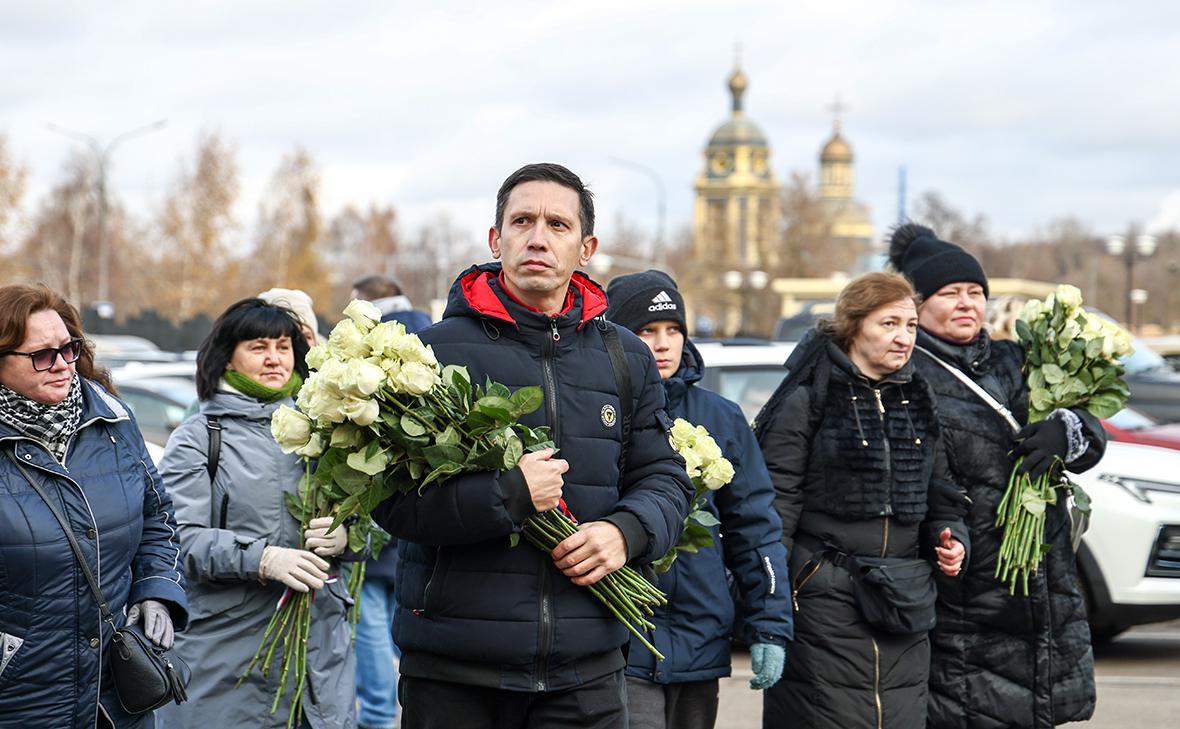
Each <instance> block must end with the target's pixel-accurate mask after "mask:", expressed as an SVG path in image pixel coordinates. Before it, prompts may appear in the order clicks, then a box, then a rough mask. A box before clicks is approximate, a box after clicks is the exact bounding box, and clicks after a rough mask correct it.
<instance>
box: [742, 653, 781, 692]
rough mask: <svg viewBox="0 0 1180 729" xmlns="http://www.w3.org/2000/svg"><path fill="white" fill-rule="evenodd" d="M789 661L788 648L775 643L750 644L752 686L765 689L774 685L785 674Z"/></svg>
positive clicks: (757, 689)
mask: <svg viewBox="0 0 1180 729" xmlns="http://www.w3.org/2000/svg"><path fill="white" fill-rule="evenodd" d="M786 662H787V649H786V648H784V647H782V646H781V645H775V644H774V643H755V644H754V645H752V646H750V668H751V670H753V671H754V678H751V679H750V688H752V689H754V690H755V691H763V690H765V689H768V688H770V687H771V686H773V685H774V684H775V683H776V682H777V681H778V680H779V679H780V678H781V677H782V675H783V666H784V665H785V664H786Z"/></svg>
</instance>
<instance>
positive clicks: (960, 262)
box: [889, 223, 988, 298]
mask: <svg viewBox="0 0 1180 729" xmlns="http://www.w3.org/2000/svg"><path fill="white" fill-rule="evenodd" d="M889 262H890V263H891V264H893V268H894V269H896V270H897V271H898V273H901V274H904V275H905V277H906V278H908V279H909V280H910V282H911V283H912V284H913V285H914V288H915V289H916V290H917V291H918V293H919V294H920V295H921V296H922V298H926V297H928V296H930V295H932V294H933V293H935V292H936V291H938V290H939V289H941V288H942V287H943V286H946V285H947V284H951V283H957V282H959V281H970V282H971V283H977V284H979V285H980V286H982V287H983V295H984V296H985V297H986V296H987V295H988V290H987V276H986V275H984V273H983V266H980V265H979V261H977V260H975V256H973V255H971V254H970V253H968V252H967V251H965V250H963V249H962V248H960V247H959V246H957V245H955V244H954V243H948V242H947V241H945V240H939V239H938V236H937V235H935V234H934V231H933V230H931V229H930V228H927V227H926V226H924V225H917V224H916V223H906V224H905V225H899V226H898V227H897V228H896V229H895V230H894V231H893V235H892V237H890V239H889Z"/></svg>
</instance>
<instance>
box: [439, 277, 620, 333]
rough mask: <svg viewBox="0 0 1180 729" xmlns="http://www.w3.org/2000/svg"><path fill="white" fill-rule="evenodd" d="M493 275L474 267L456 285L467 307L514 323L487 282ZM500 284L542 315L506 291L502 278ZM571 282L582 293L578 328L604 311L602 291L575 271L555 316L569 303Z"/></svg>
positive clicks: (563, 312)
mask: <svg viewBox="0 0 1180 729" xmlns="http://www.w3.org/2000/svg"><path fill="white" fill-rule="evenodd" d="M493 275H494V274H493V273H492V272H491V271H478V270H477V271H472V272H471V273H470V274H468V275H467V276H465V277H464V278H463V280H462V281H460V282H459V287H460V289H461V290H462V291H463V298H465V299H466V300H467V303H468V304H470V305H471V308H473V309H475V310H476V311H478V312H479V313H481V314H484V315H485V316H491V317H494V318H496V319H500V320H502V321H506V322H509V323H510V324H514V325H515V324H516V320H515V319H513V318H512V315H511V314H509V313H508V309H507V308H505V307H504V302H503V301H500V297H499V296H497V295H496V292H495V291H493V290H492V287H491V283H490V282H491V280H492V277H493ZM500 276H503V271H501V272H500ZM500 285H501V287H502V288H503V289H504V293H506V294H508V296H510V297H511V298H512V300H513V301H515V302H516V303H518V304H520V305H521V306H524V307H525V308H527V309H529V310H530V311H536V312H537V313H539V314H542V315H544V312H540V311H537V309H534V308H533V307H531V306H529V305H528V304H525V303H524V302H522V301H520V300H519V299H517V298H516V297H515V296H512V294H511V293H510V292H509V291H508V287H506V286H504V284H503V279H502V278H501V284H500ZM574 286H577V287H578V291H580V292H581V294H582V320H581V324H579V328H581V325H582V324H585V323H586V322H588V321H590V320H591V319H593V318H594V317H596V316H598V315H599V314H601V313H602V312H604V311H606V293H605V292H604V291H603V290H602V289H601V288H600V287H599V286H598V285H597V284H595V283H594V282H593V281H591V280H590V279H589V278H587V277H586V276H585V275H583V274H581V273H578V272H576V271H575V272H574V275H573V278H572V279H570V289H567V290H566V294H565V305H564V307H563V308H562V310H561V314H559V316H563V315H565V314H567V313H568V312H569V310H570V309H571V308H572V307H573V305H574V292H573V290H572V288H573V287H574Z"/></svg>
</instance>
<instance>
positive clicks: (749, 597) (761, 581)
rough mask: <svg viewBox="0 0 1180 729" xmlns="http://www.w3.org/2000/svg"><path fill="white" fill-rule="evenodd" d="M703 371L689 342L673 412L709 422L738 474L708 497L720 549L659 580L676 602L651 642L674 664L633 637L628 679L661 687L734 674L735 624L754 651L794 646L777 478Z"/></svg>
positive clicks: (683, 561)
mask: <svg viewBox="0 0 1180 729" xmlns="http://www.w3.org/2000/svg"><path fill="white" fill-rule="evenodd" d="M703 372H704V364H703V362H702V361H701V356H700V354H699V353H698V352H697V349H696V347H694V346H693V344H692V342H690V341H689V340H688V339H685V341H684V354H683V358H682V360H681V364H680V369H679V370H677V371H676V374H674V375H672V376H671V377H669V378H668V379H666V380H664V393H665V395H666V396H667V399H668V415H669V416H670V417H672V418H673V419H675V418H684V419H685V420H687V421H688V422H690V423H692V424H693V425H703V426H704V427H705V429H706V430H708V431H709V434H710V435H712V436H713V439H714V440H716V441H717V444H718V445H719V446H720V447H721V453H722V454H723V455H724V456H725V457H726V458H727V459H729V461H730V462H731V463H732V464H733V468H734V478H733V481H732V482H730V483H728V484H726V485H725V486H723V487H721V489H720V490H718V491H711V492H709V494H708V497H707V498H708V501H707V502H706V507H705V508H706V509H708V511H709V512H710V513H711V514H713V516H715V517H717V519H718V520H719V522H720V523H719V524H717V525H716V526H713V527H710V528H709V531H711V532H712V533H713V539H714V541H715V546H714V547H712V548H706V549H702V550H701V551H699V552H697V553H696V554H690V553H688V552H681V553H680V554H679V556H677V557H676V561H675V562H673V563H672V568H671V569H670V570H668V571H667V572H665V573H663V574H661V575H659V579H658V581H657V583H656V585H657V586H658V587H659V588H660V589H661V590H663V591H664V592H666V593H667V595H668V604H667V605H665V606H662V607H659V608H657V609H656V611H655V616H654V617H652V618H651V620H652V622H653V623H655V624H656V626H657V628H656V630H655V631H653V632H651V633H649V634H648V638H649V639H650V640H652V641H654V645H655V646H656V648H658V649H659V651H660V653H662V654H663V655H664V661H662V662H659V663H657V662H656V660H655V656H653V655H652V654H651V653H650V652H649V651H648V650H646V649H645V648H644V647H643V646H642V645H641V644H640V643H639V642H638V641H636V640H632V645H631V650H630V653H629V654H628V664H627V675H629V676H635V677H638V678H642V679H646V680H648V681H654V682H656V683H680V682H684V681H705V680H709V679H714V678H719V677H722V676H728V675H730V635H731V634H733V633H734V632H735V630H734V629H735V628H737V636H738V637H739V638H740V639H741V640H742V642H744V643H746V644H747V645H752V644H754V643H774V644H777V645H785V643H786V641H787V640H788V639H789V638H790V637H791V635H792V630H791V605H790V600H789V585H790V580H789V579H788V577H787V552H786V549H785V548H784V547H783V544H782V542H781V537H782V522H781V521H780V520H779V517H778V514H777V513H775V511H774V488H773V487H772V486H771V484H770V474H769V473H767V471H766V464H765V463H763V461H762V452H761V451H760V450H759V449H758V443H757V441H755V440H754V433H753V432H752V431H751V430H750V425H749V423H747V422H746V418H745V415H744V414H743V413H742V411H741V408H739V407H738V406H737V405H735V404H734V403H732V402H730V401H729V400H726V399H725V398H723V397H721V396H720V395H718V394H717V393H715V392H710V391H709V390H706V389H704V388H702V387H699V386H698V385H697V383H698V382H699V381H700V379H701V376H702V373H703ZM729 575H732V581H733V583H734V585H733V588H734V589H733V592H731V589H730V585H729ZM735 619H736V621H737V622H736V624H735Z"/></svg>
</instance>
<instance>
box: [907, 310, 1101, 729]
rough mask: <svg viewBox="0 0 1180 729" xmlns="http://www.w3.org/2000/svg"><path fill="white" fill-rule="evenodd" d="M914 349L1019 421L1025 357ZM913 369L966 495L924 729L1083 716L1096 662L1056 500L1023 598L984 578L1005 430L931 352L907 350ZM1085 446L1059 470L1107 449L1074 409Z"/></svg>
mask: <svg viewBox="0 0 1180 729" xmlns="http://www.w3.org/2000/svg"><path fill="white" fill-rule="evenodd" d="M918 345H919V346H920V347H923V348H925V349H926V350H928V351H929V352H931V353H932V354H933V356H934V357H937V358H939V359H941V360H943V361H945V362H947V363H949V364H951V365H954V366H955V367H957V368H958V369H959V370H960V371H961V372H963V373H964V374H966V375H967V376H968V377H970V378H971V379H972V380H973V381H974V382H975V383H976V384H978V385H979V386H981V387H983V388H984V389H985V390H986V391H988V393H989V394H991V395H992V396H993V397H995V398H996V399H997V400H999V401H1000V402H1001V403H1003V404H1004V405H1005V406H1006V407H1007V408H1008V409H1009V410H1011V411H1012V414H1013V415H1014V416H1015V417H1016V418H1017V420H1019V421H1020V422H1021V423H1023V422H1024V420H1025V418H1026V417H1027V415H1028V388H1027V386H1026V385H1025V382H1024V377H1023V375H1022V373H1021V366H1022V364H1023V363H1024V353H1023V351H1022V350H1021V349H1020V346H1019V345H1018V344H1016V343H1014V342H1008V341H996V342H993V341H991V340H990V339H989V338H988V335H987V333H986V332H983V333H981V334H980V335H979V337H978V338H977V339H976V340H975V341H974V342H972V343H971V344H967V345H954V344H951V343H948V342H945V341H943V340H940V339H938V338H936V337H934V336H931V335H930V334H928V333H927V332H925V331H921V330H920V331H919V333H918ZM914 363H915V365H916V367H917V369H918V372H919V373H921V374H922V376H923V377H925V378H926V380H927V381H928V382H929V383H930V385H931V387H932V388H933V389H934V391H935V393H936V395H937V397H938V417H939V421H940V425H941V427H942V434H943V438H944V439H945V440H946V445H947V448H946V451H947V457H948V460H949V467H950V471H951V477H952V479H954V481H955V482H956V483H958V484H959V486H960V487H961V488H964V489H966V491H967V495H968V496H970V497H971V500H972V502H973V503H972V506H971V511H970V513H969V514H968V517H967V526H968V528H969V529H970V532H971V541H972V544H973V546H974V550H975V557H974V559H973V560H972V563H971V564H970V565H968V566H967V568H966V570H964V573H963V575H962V576H961V577H960V578H958V579H954V580H951V579H946V578H943V577H940V576H938V575H936V579H937V580H938V611H939V616H938V626H937V627H936V628H935V629H934V630H933V631H932V632H931V633H930V640H931V649H932V655H931V668H930V708H929V724H928V726H930V727H937V728H938V729H967V728H968V727H970V728H971V729H1010V728H1016V727H1036V728H1038V729H1044V728H1047V727H1052V726H1054V725H1057V724H1063V723H1066V722H1071V721H1083V720H1085V719H1088V718H1089V717H1090V715H1091V714H1092V713H1093V711H1094V694H1095V692H1094V656H1093V652H1092V651H1091V648H1090V628H1089V625H1088V623H1087V622H1086V608H1085V603H1084V600H1083V598H1082V595H1081V593H1080V592H1079V591H1078V575H1077V566H1076V563H1075V561H1074V554H1073V550H1072V548H1071V546H1070V534H1069V514H1068V512H1067V510H1066V509H1067V507H1066V504H1065V500H1064V499H1059V500H1058V503H1057V505H1056V506H1054V507H1050V509H1049V511H1048V515H1047V517H1046V526H1045V541H1046V543H1048V544H1051V545H1052V547H1051V549H1050V551H1049V553H1048V554H1047V555H1046V556H1045V559H1044V563H1043V564H1042V565H1041V567H1040V569H1039V570H1038V571H1037V573H1036V574H1035V575H1033V576H1032V577H1030V578H1029V585H1028V588H1029V593H1030V594H1029V596H1028V597H1024V596H1016V597H1014V596H1012V595H1010V594H1009V593H1008V587H1007V586H1006V585H1004V584H1001V583H1000V581H999V580H997V579H996V578H995V577H994V576H993V574H994V573H995V569H996V555H997V553H998V551H999V547H1000V538H1001V534H1000V532H999V531H998V530H997V529H996V528H995V518H996V516H995V515H996V507H997V505H998V503H999V501H1000V497H1001V495H1002V494H1003V492H1004V489H1005V487H1006V486H1007V484H1008V476H1009V474H1010V473H1011V472H1012V467H1013V461H1012V458H1011V456H1009V455H1008V453H1009V451H1011V450H1012V446H1013V439H1012V435H1013V434H1012V430H1011V428H1010V427H1009V426H1008V425H1006V424H1005V423H1004V421H1003V420H1001V419H1000V417H999V416H998V415H996V413H995V412H994V411H992V409H991V408H990V407H989V406H988V405H985V404H984V402H983V400H982V399H980V398H979V396H978V395H976V394H974V393H973V392H972V391H971V390H969V389H968V388H967V386H966V385H964V384H963V383H961V382H959V381H958V380H957V379H955V377H954V375H952V374H951V373H950V372H948V371H947V370H946V369H945V368H944V367H943V366H942V365H940V364H939V363H938V362H936V361H934V359H933V358H932V357H931V355H928V354H925V353H921V352H915V353H914ZM1074 412H1075V413H1076V414H1077V415H1078V417H1079V418H1080V419H1081V420H1082V423H1083V426H1084V428H1083V432H1084V435H1085V437H1086V439H1087V441H1088V443H1089V446H1088V448H1087V450H1086V451H1085V453H1083V454H1082V455H1081V456H1080V457H1078V458H1077V460H1075V461H1074V462H1072V463H1068V464H1066V465H1067V467H1068V468H1069V470H1071V471H1083V470H1085V469H1087V468H1090V467H1091V466H1093V465H1094V464H1096V463H1097V462H1098V460H1099V459H1100V458H1101V457H1102V454H1103V452H1104V450H1105V448H1106V438H1105V435H1104V433H1103V430H1102V426H1101V424H1100V423H1099V422H1098V420H1097V419H1096V418H1094V417H1093V416H1091V415H1090V414H1089V413H1087V412H1085V411H1083V410H1075V411H1074Z"/></svg>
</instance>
